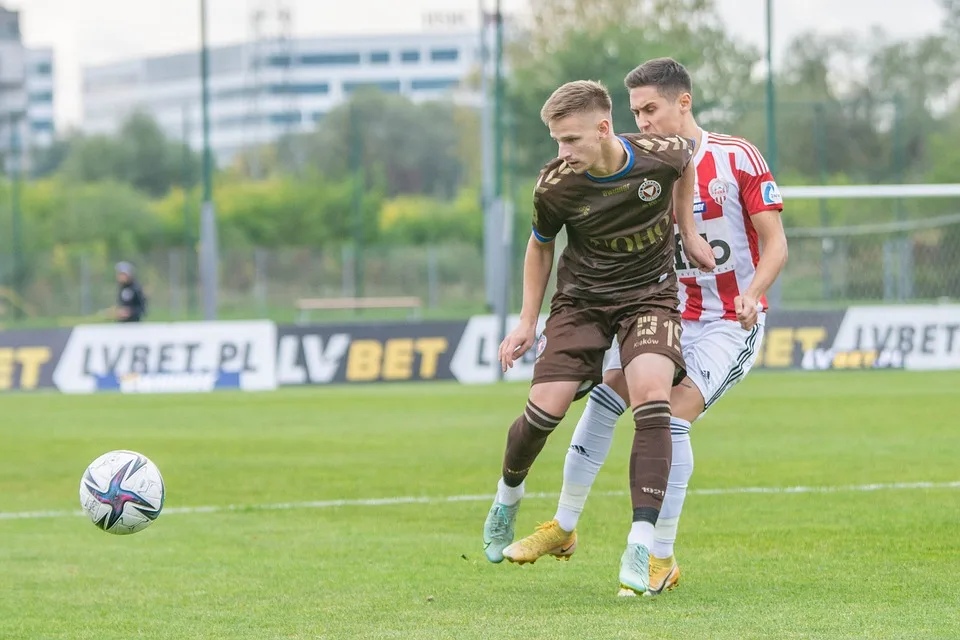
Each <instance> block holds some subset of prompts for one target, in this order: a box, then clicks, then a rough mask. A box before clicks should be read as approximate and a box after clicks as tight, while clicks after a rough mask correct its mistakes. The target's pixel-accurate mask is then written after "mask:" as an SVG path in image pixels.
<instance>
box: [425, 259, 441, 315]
mask: <svg viewBox="0 0 960 640" xmlns="http://www.w3.org/2000/svg"><path fill="white" fill-rule="evenodd" d="M439 304H440V274H439V273H438V267H437V247H436V246H435V245H430V246H429V247H427V308H428V309H436V308H437V306H439Z"/></svg>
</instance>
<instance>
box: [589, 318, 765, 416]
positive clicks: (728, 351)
mask: <svg viewBox="0 0 960 640" xmlns="http://www.w3.org/2000/svg"><path fill="white" fill-rule="evenodd" d="M765 321H766V314H765V313H760V314H759V316H758V318H757V324H756V325H754V327H753V329H750V330H749V331H747V330H745V329H743V328H741V327H740V324H739V323H738V322H734V321H732V320H711V321H709V322H699V321H695V320H684V321H683V334H682V337H681V338H680V345H681V347H682V349H683V360H684V362H685V363H686V365H687V377H688V378H690V380H691V381H692V382H693V384H695V385H697V389H699V390H700V394H701V395H702V396H703V400H704V412H706V410H707V409H709V408H710V406H711V405H712V404H713V403H714V402H716V401H717V400H719V399H720V397H721V396H722V395H723V394H724V393H726V392H727V390H728V389H731V388H733V386H734V385H736V384H737V383H738V382H740V381H741V380H743V378H744V377H745V376H746V375H747V373H748V372H749V371H750V368H751V367H753V363H754V362H756V360H757V356H758V355H759V353H760V344H761V342H763V325H764V323H765ZM619 368H620V349H619V346H618V345H617V341H616V339H614V341H613V346H612V347H610V350H609V351H607V354H606V356H605V357H604V366H603V370H604V371H609V370H610V369H619Z"/></svg>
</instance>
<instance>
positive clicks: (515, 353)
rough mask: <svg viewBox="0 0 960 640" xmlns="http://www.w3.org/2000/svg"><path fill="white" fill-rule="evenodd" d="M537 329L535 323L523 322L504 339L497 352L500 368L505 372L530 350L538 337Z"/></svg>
mask: <svg viewBox="0 0 960 640" xmlns="http://www.w3.org/2000/svg"><path fill="white" fill-rule="evenodd" d="M536 330H537V327H536V325H535V324H530V323H528V322H521V323H520V324H518V325H517V326H516V328H515V329H514V330H513V331H511V332H510V333H508V334H507V337H506V338H504V339H503V342H501V343H500V352H499V353H498V354H497V359H499V360H500V369H501V370H502V371H503V372H506V371H507V369H509V368H511V367H512V366H513V363H514V362H515V361H516V360H517V359H519V358H521V357H522V356H523V354H525V353H526V352H527V351H529V350H530V347H532V346H533V341H534V338H535V337H536Z"/></svg>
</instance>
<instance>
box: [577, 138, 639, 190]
mask: <svg viewBox="0 0 960 640" xmlns="http://www.w3.org/2000/svg"><path fill="white" fill-rule="evenodd" d="M617 140H619V141H620V142H622V143H623V148H624V149H626V150H627V164H626V166H625V167H624V168H623V169H621V170H620V171H618V172H616V173H615V174H613V175H612V176H606V177H605V178H597V177H595V176H592V175H590V172H587V173H585V174H584V175H585V176H587V178H589V179H590V180H593V181H594V182H610V181H611V180H619V179H620V178H622V177H623V176H625V175H627V174H628V173H630V170H631V169H633V147H632V146H631V145H630V143H629V142H627V141H626V139H624V138H621V137H620V136H617Z"/></svg>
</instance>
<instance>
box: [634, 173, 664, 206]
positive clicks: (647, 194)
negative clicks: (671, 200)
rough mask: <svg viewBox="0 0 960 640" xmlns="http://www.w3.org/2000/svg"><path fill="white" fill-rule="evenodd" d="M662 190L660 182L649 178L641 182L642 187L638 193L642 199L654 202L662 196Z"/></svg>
mask: <svg viewBox="0 0 960 640" xmlns="http://www.w3.org/2000/svg"><path fill="white" fill-rule="evenodd" d="M662 191H663V188H662V187H661V186H660V183H659V182H657V181H656V180H650V179H649V178H648V179H646V180H644V181H643V182H641V183H640V189H639V190H638V191H637V195H638V196H640V199H641V200H643V201H644V202H653V201H654V200H656V199H657V198H659V197H660V193H661V192H662Z"/></svg>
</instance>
